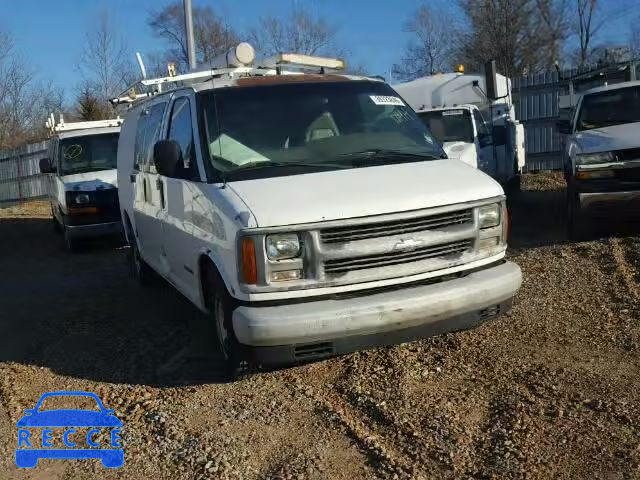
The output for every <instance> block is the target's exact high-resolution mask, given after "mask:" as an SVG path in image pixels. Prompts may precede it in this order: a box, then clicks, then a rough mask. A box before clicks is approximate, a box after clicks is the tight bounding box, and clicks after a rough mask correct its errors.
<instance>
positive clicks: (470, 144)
mask: <svg viewBox="0 0 640 480" xmlns="http://www.w3.org/2000/svg"><path fill="white" fill-rule="evenodd" d="M488 71H490V70H488ZM393 88H394V89H395V90H396V91H397V92H398V93H399V94H400V95H401V96H402V98H403V99H404V100H405V101H406V102H407V103H408V104H409V105H410V106H411V107H412V108H413V109H414V110H415V111H416V112H417V113H418V116H419V117H420V118H421V119H422V120H423V121H424V122H425V124H426V126H427V128H428V129H429V130H430V131H431V132H432V133H433V135H434V136H435V137H436V138H438V140H439V141H440V142H441V143H443V145H444V149H445V151H446V152H447V156H448V157H449V158H450V159H453V160H460V161H462V162H464V163H466V164H468V165H471V166H474V167H476V168H478V169H480V170H481V171H483V172H485V173H486V174H487V175H490V176H491V177H493V178H494V179H496V180H497V181H498V182H500V183H501V184H502V185H503V186H505V187H509V188H508V189H509V190H510V191H514V190H518V189H519V186H520V173H521V171H522V168H523V167H524V165H525V150H524V127H523V126H522V125H521V124H520V123H519V122H518V121H517V120H516V118H515V111H514V107H513V103H512V101H511V81H510V80H509V79H508V78H507V77H504V76H502V75H500V74H497V73H495V72H493V74H491V75H475V74H463V73H442V74H437V75H431V76H427V77H422V78H417V79H415V80H412V81H410V82H406V83H400V84H396V85H393Z"/></svg>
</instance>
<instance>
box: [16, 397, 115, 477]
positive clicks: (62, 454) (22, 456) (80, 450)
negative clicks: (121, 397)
mask: <svg viewBox="0 0 640 480" xmlns="http://www.w3.org/2000/svg"><path fill="white" fill-rule="evenodd" d="M51 400H56V401H58V400H62V401H63V402H62V404H63V405H62V406H68V405H67V404H68V403H70V402H72V401H74V402H76V403H77V402H78V401H79V400H81V401H85V404H86V406H87V407H88V408H86V409H78V408H51V406H50V404H51ZM43 402H47V405H48V408H45V407H43ZM24 413H25V415H24V416H23V417H22V418H21V419H20V420H18V422H17V423H16V427H18V446H17V448H16V455H15V459H16V465H17V466H18V467H20V468H33V467H35V466H36V465H37V464H38V460H39V459H41V458H52V459H85V458H99V459H100V460H101V461H102V465H103V466H105V467H107V468H119V467H121V466H122V465H123V463H124V450H123V448H122V441H121V438H120V434H121V427H122V422H121V421H120V420H119V419H118V418H117V417H116V416H115V415H114V413H115V412H114V410H111V409H108V408H105V406H104V405H103V404H102V402H101V401H100V399H99V398H98V396H97V395H96V394H95V393H91V392H79V391H60V392H49V393H45V394H43V395H42V396H41V397H40V399H39V400H38V402H37V403H36V405H35V407H34V408H30V409H26V410H25V411H24Z"/></svg>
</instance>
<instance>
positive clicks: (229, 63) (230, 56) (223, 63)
mask: <svg viewBox="0 0 640 480" xmlns="http://www.w3.org/2000/svg"><path fill="white" fill-rule="evenodd" d="M255 58H256V51H255V49H254V48H253V46H252V45H251V44H250V43H247V42H241V43H239V44H238V45H236V46H235V47H232V48H230V49H229V50H227V51H226V52H224V53H221V54H220V55H218V56H217V57H215V58H214V59H213V60H211V65H210V67H209V68H229V67H245V66H247V65H251V64H252V63H253V60H254V59H255Z"/></svg>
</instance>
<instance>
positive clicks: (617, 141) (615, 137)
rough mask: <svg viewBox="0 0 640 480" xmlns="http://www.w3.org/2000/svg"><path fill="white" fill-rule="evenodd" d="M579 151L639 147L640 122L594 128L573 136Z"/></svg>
mask: <svg viewBox="0 0 640 480" xmlns="http://www.w3.org/2000/svg"><path fill="white" fill-rule="evenodd" d="M574 138H575V141H576V143H577V144H578V148H579V149H580V152H581V153H598V152H610V151H613V150H624V149H627V148H638V147H640V122H635V123H625V124H623V125H613V126H611V127H604V128H594V129H593V130H585V131H583V132H578V133H576V134H575V136H574Z"/></svg>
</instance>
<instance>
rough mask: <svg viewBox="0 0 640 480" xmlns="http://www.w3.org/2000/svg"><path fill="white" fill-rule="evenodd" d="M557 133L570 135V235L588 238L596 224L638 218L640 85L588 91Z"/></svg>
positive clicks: (566, 168)
mask: <svg viewBox="0 0 640 480" xmlns="http://www.w3.org/2000/svg"><path fill="white" fill-rule="evenodd" d="M558 130H559V131H560V132H561V133H564V134H566V135H567V137H566V142H565V150H564V172H565V178H566V180H567V218H568V224H567V226H568V233H569V236H570V237H572V238H575V239H581V238H585V237H588V236H589V234H590V233H591V230H592V227H594V226H595V225H594V224H593V221H594V220H600V221H603V220H605V219H607V218H612V217H623V218H624V217H630V216H633V215H634V214H636V212H637V209H638V206H639V205H640V81H632V82H623V83H617V84H614V85H608V86H603V87H598V88H593V89H591V90H587V91H585V92H583V93H582V95H581V96H580V98H579V100H578V102H577V105H576V108H575V110H574V114H573V116H572V117H571V119H570V120H561V121H559V122H558ZM636 216H637V215H636Z"/></svg>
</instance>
